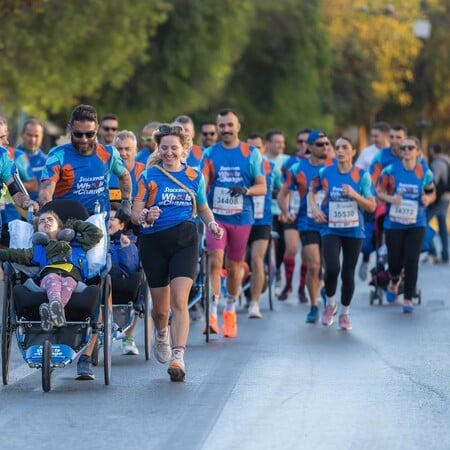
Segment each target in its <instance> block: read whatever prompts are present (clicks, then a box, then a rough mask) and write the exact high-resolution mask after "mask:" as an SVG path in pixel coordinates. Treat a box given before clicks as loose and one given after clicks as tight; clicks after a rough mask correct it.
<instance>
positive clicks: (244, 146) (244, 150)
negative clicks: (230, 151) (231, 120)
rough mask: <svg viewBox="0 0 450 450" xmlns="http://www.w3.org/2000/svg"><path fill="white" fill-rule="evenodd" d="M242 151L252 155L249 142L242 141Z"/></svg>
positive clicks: (245, 154)
mask: <svg viewBox="0 0 450 450" xmlns="http://www.w3.org/2000/svg"><path fill="white" fill-rule="evenodd" d="M241 153H242V154H243V155H244V156H245V157H248V156H249V155H250V153H251V152H250V145H248V144H247V142H241Z"/></svg>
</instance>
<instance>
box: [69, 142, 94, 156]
mask: <svg viewBox="0 0 450 450" xmlns="http://www.w3.org/2000/svg"><path fill="white" fill-rule="evenodd" d="M71 141H72V145H73V147H74V148H75V150H76V151H77V152H78V153H79V154H80V155H91V154H92V153H94V150H95V147H96V146H97V140H96V139H88V141H87V142H86V143H83V144H81V143H80V142H76V141H74V140H73V139H72V140H71Z"/></svg>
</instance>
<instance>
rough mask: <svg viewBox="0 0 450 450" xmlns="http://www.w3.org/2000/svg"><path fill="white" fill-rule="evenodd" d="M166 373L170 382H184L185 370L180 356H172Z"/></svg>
mask: <svg viewBox="0 0 450 450" xmlns="http://www.w3.org/2000/svg"><path fill="white" fill-rule="evenodd" d="M167 373H168V374H169V375H170V381H184V379H185V376H186V368H185V365H184V359H183V356H182V355H177V354H174V356H173V357H172V359H171V360H170V365H169V368H168V369H167Z"/></svg>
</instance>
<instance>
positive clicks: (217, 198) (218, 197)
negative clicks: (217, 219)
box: [213, 187, 244, 216]
mask: <svg viewBox="0 0 450 450" xmlns="http://www.w3.org/2000/svg"><path fill="white" fill-rule="evenodd" d="M228 191H229V189H228V188H226V187H216V188H214V196H213V213H214V214H221V215H222V216H232V215H233V214H240V213H241V212H242V210H243V209H244V197H243V196H242V195H239V196H237V197H232V196H231V195H230V194H229V193H228Z"/></svg>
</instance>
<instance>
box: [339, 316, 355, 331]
mask: <svg viewBox="0 0 450 450" xmlns="http://www.w3.org/2000/svg"><path fill="white" fill-rule="evenodd" d="M339 328H340V329H341V330H345V331H350V330H351V329H352V324H351V323H350V319H349V317H348V314H340V315H339Z"/></svg>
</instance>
